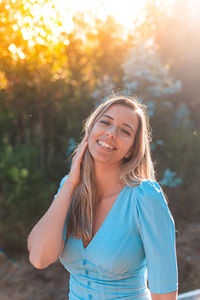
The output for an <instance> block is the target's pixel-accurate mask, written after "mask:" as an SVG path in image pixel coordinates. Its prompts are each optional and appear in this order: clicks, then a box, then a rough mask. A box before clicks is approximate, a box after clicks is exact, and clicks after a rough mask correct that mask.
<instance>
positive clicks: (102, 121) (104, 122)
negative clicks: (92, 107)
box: [100, 120, 109, 125]
mask: <svg viewBox="0 0 200 300" xmlns="http://www.w3.org/2000/svg"><path fill="white" fill-rule="evenodd" d="M100 123H103V124H106V125H108V124H109V122H107V121H104V120H101V121H100Z"/></svg>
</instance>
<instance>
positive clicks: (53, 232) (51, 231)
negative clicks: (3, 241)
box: [28, 179, 74, 269]
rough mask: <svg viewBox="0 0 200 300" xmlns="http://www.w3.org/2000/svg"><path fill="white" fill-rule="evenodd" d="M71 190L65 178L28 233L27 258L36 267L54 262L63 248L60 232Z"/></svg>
mask: <svg viewBox="0 0 200 300" xmlns="http://www.w3.org/2000/svg"><path fill="white" fill-rule="evenodd" d="M73 191H74V186H73V185H72V184H71V182H70V181H69V180H68V179H67V180H66V182H64V184H63V187H62V189H61V190H60V192H59V193H58V195H57V196H56V198H55V199H54V201H53V202H52V204H51V206H50V207H49V209H48V210H47V212H46V213H45V215H44V216H43V217H42V218H41V219H40V220H39V222H38V223H37V224H36V225H35V227H34V228H33V229H32V231H31V232H30V234H29V237H28V250H29V259H30V262H31V264H32V265H33V266H34V267H35V268H37V269H43V268H46V267H48V265H50V264H51V263H53V262H55V261H56V260H57V259H58V257H59V256H60V254H61V252H62V250H63V247H64V241H63V239H62V233H63V228H64V224H65V220H66V216H67V212H68V208H69V204H70V200H71V197H72V194H73Z"/></svg>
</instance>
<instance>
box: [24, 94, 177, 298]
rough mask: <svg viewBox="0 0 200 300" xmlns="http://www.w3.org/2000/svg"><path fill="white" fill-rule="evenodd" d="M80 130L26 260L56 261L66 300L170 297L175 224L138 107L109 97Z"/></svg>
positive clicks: (144, 118) (36, 262) (31, 238)
mask: <svg viewBox="0 0 200 300" xmlns="http://www.w3.org/2000/svg"><path fill="white" fill-rule="evenodd" d="M84 130H85V136H84V138H83V140H82V142H81V143H80V144H79V146H78V147H77V149H76V151H75V153H74V157H73V160H72V165H71V170H70V172H69V174H68V175H66V176H65V177H64V178H63V179H62V181H61V184H60V188H59V190H58V193H57V194H56V196H55V198H54V201H53V202H52V204H51V206H50V208H49V209H48V211H47V212H46V213H45V215H44V216H43V217H42V218H41V219H40V221H39V222H38V223H37V224H36V225H35V227H34V228H33V229H32V231H31V233H30V235H29V237H28V249H29V252H30V256H29V257H30V262H31V263H32V264H33V265H34V266H35V267H36V268H46V267H47V266H48V265H50V264H51V263H53V262H55V261H56V260H57V259H58V258H60V261H61V263H62V264H63V265H64V267H65V268H66V269H67V270H68V271H69V272H70V293H69V299H73V300H74V299H84V300H85V299H96V300H103V299H140V300H147V299H151V298H152V299H153V300H174V299H176V298H177V288H178V276H177V261H176V246H175V225H174V220H173V217H172V215H171V213H170V210H169V208H168V205H167V202H166V200H165V197H164V195H163V192H162V189H161V187H160V186H159V184H158V183H157V182H156V181H155V177H154V168H153V164H152V160H151V155H150V128H149V125H148V118H147V115H146V113H145V108H144V106H143V105H142V104H140V103H139V102H138V101H136V100H134V99H130V98H126V97H123V96H122V97H120V96H118V97H112V98H111V99H109V100H107V101H106V102H104V103H103V104H101V105H99V107H97V109H96V110H95V111H94V112H93V113H92V114H91V116H90V117H89V118H88V120H87V122H86V123H85V127H84ZM147 280H148V285H147Z"/></svg>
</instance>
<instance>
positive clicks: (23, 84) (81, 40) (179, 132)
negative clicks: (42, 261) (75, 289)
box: [0, 0, 200, 300]
mask: <svg viewBox="0 0 200 300" xmlns="http://www.w3.org/2000/svg"><path fill="white" fill-rule="evenodd" d="M113 92H114V93H115V94H123V95H128V96H137V97H138V98H139V100H140V101H142V102H143V103H145V104H146V106H147V107H148V114H149V117H150V123H151V127H152V130H153V140H152V145H151V148H152V154H153V158H154V161H155V163H156V172H157V180H158V182H159V183H160V184H161V185H162V187H163V190H164V192H165V193H166V194H167V196H168V202H169V207H170V210H171V211H172V214H173V216H174V219H175V223H176V229H177V256H178V267H179V292H180V293H182V292H185V291H190V290H193V289H197V288H199V287H200V256H199V250H200V184H199V179H200V156H199V153H200V99H199V97H200V1H198V0H168V1H167V0H162V1H161V0H160V1H159V0H148V1H147V0H146V1H145V0H143V1H142V0H140V1H133V0H132V1H130V0H123V1H118V2H117V1H111V0H99V1H98V0H96V1H92V0H84V1H80V0H79V1H78V0H73V1H61V0H57V1H56V0H55V1H54V0H52V1H46V0H40V1H35V0H18V1H17V0H12V1H11V0H5V1H4V0H0V182H1V184H0V186H1V190H0V265H1V266H0V280H1V282H2V286H1V290H0V298H1V299H2V300H7V299H15V300H24V299H30V300H36V299H44V300H45V299H66V295H67V278H68V274H67V273H66V271H65V270H64V268H63V267H62V266H61V264H59V262H58V263H55V264H53V265H52V266H50V267H48V268H47V269H45V270H36V269H34V268H33V267H32V266H31V265H30V263H29V262H28V253H27V250H26V242H27V237H28V234H29V232H30V230H31V229H32V227H33V226H34V225H35V223H36V222H37V221H38V220H39V219H40V217H41V216H42V215H43V214H44V213H45V211H46V210H47V208H48V207H49V205H50V204H51V202H52V199H53V195H54V194H55V193H56V191H57V189H58V186H59V182H60V180H61V178H62V177H63V176H64V175H65V174H66V173H67V172H68V171H69V167H70V161H68V162H66V159H67V158H68V157H69V155H70V153H71V152H72V151H73V149H74V147H75V146H76V144H77V143H78V142H79V141H80V137H81V136H80V133H81V129H82V123H83V121H84V120H85V118H86V117H87V116H88V114H89V113H90V112H91V110H92V109H93V108H94V107H95V106H96V105H98V104H99V103H100V102H101V101H104V100H105V99H106V97H107V96H109V95H111V94H112V93H113Z"/></svg>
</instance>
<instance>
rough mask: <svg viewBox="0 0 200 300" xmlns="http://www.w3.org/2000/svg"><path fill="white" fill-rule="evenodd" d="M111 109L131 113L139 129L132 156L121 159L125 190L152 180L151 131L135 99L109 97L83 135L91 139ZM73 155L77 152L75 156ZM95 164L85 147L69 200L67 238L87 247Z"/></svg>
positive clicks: (100, 106) (86, 126) (91, 118)
mask: <svg viewBox="0 0 200 300" xmlns="http://www.w3.org/2000/svg"><path fill="white" fill-rule="evenodd" d="M112 105H124V106H126V107H129V108H130V109H132V110H133V111H134V112H135V113H136V114H137V117H138V120H139V125H138V129H137V132H136V135H135V139H134V143H133V146H132V154H131V156H130V157H129V158H127V159H125V158H124V159H123V160H122V162H121V165H120V180H121V181H122V182H123V183H125V184H126V185H128V186H135V185H138V184H139V183H141V182H142V181H144V180H146V179H150V180H155V172H154V166H153V162H152V159H151V152H150V142H151V130H150V126H149V118H148V115H147V113H146V106H145V105H143V104H141V103H140V102H139V101H138V100H137V99H132V98H129V97H124V96H112V97H111V98H110V99H108V100H107V101H105V102H104V103H102V104H100V105H99V106H98V107H97V108H96V110H95V111H94V112H93V113H92V114H91V115H90V116H89V117H88V119H87V120H86V122H85V124H84V127H83V129H84V132H85V133H88V134H89V135H90V133H91V131H92V128H93V126H94V124H95V123H96V122H97V121H98V119H99V118H100V117H101V116H102V114H103V113H104V112H105V111H106V110H107V109H108V108H110V107H111V106H112ZM74 153H76V150H75V152H74ZM94 178H95V176H94V161H93V158H92V156H91V154H90V152H89V149H88V147H87V149H86V151H85V153H84V156H83V160H82V164H81V179H80V184H79V185H78V186H77V188H76V190H75V192H74V194H73V196H72V199H71V205H70V209H69V213H68V226H67V238H68V237H69V236H70V235H72V236H75V237H77V238H82V240H83V241H85V242H86V243H89V242H90V240H91V239H92V228H93V220H94V211H95V206H96V202H97V197H96V184H95V180H94Z"/></svg>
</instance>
